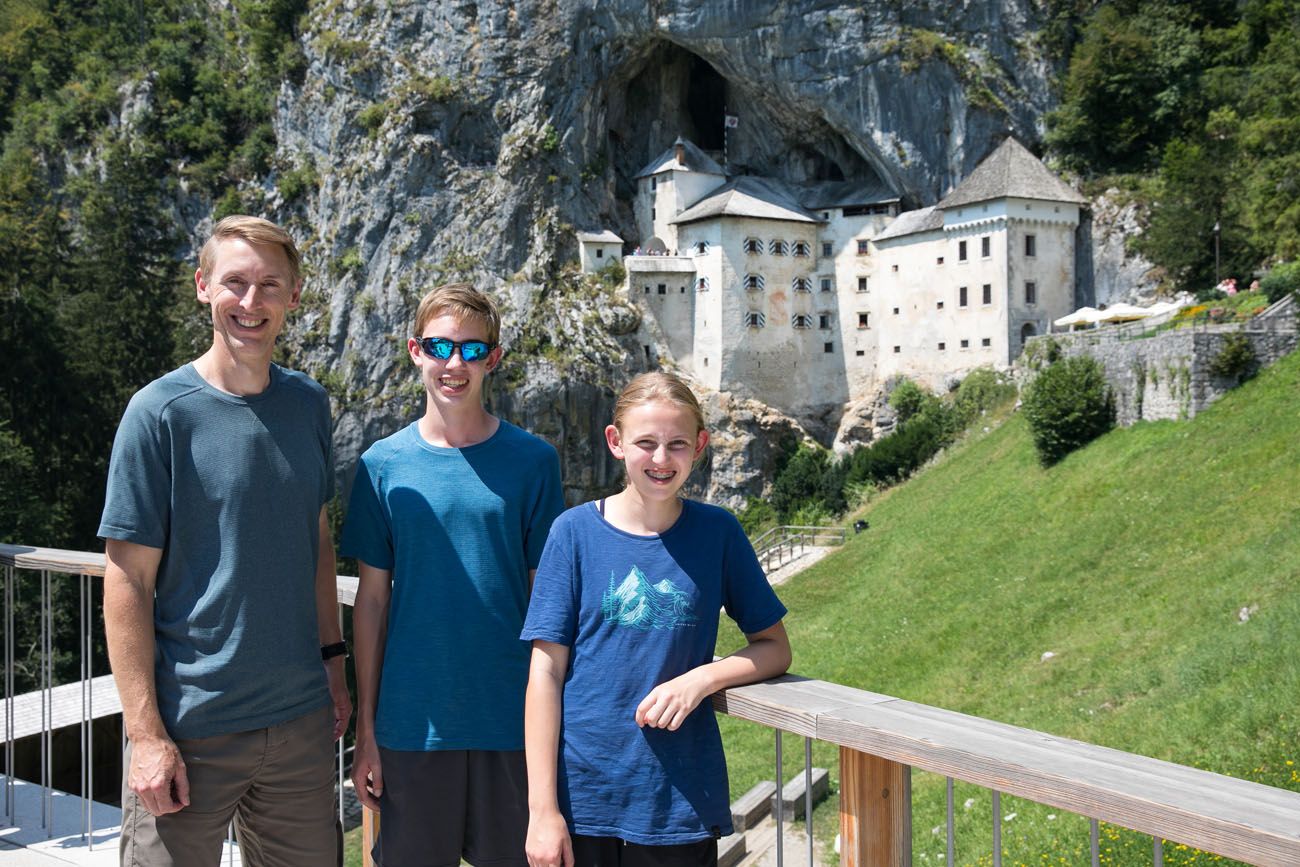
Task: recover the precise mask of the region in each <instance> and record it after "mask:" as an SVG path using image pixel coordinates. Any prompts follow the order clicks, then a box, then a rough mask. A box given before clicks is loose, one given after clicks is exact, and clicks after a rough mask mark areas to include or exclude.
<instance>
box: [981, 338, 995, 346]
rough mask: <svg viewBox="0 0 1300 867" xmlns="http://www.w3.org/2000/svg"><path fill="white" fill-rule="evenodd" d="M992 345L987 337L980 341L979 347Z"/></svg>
mask: <svg viewBox="0 0 1300 867" xmlns="http://www.w3.org/2000/svg"><path fill="white" fill-rule="evenodd" d="M992 345H993V341H992V340H991V339H989V338H988V337H985V338H983V339H982V340H980V346H992Z"/></svg>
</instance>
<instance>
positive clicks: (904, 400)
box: [889, 379, 938, 424]
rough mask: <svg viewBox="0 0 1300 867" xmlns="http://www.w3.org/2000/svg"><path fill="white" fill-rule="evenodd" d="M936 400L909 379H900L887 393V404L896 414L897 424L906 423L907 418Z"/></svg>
mask: <svg viewBox="0 0 1300 867" xmlns="http://www.w3.org/2000/svg"><path fill="white" fill-rule="evenodd" d="M936 400H938V398H936V397H935V396H934V395H932V394H930V393H929V392H927V391H926V390H925V389H923V388H921V386H919V385H917V384H916V383H915V382H913V381H912V380H910V379H903V380H900V381H899V383H898V384H897V385H896V386H894V390H893V392H891V393H890V395H889V405H890V406H892V407H893V408H894V412H896V413H897V414H898V423H899V424H906V423H907V420H908V419H910V418H911V417H912V416H914V415H916V414H917V413H919V412H921V410H923V409H924V408H925V407H926V406H927V405H929V404H930V403H931V402H932V401H936Z"/></svg>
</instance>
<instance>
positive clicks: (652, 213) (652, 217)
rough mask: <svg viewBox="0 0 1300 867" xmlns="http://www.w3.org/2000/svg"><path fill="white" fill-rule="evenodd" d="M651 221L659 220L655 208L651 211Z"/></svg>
mask: <svg viewBox="0 0 1300 867" xmlns="http://www.w3.org/2000/svg"><path fill="white" fill-rule="evenodd" d="M650 219H651V220H654V219H657V217H656V216H655V209H654V208H651V209H650Z"/></svg>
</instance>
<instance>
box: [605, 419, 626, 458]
mask: <svg viewBox="0 0 1300 867" xmlns="http://www.w3.org/2000/svg"><path fill="white" fill-rule="evenodd" d="M605 445H607V446H609V452H610V454H612V455H613V456H614V458H615V460H620V461H621V460H623V437H622V436H620V435H619V432H618V428H616V427H614V426H613V425H612V424H611V425H606V426H605Z"/></svg>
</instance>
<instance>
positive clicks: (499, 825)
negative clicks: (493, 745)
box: [371, 747, 528, 867]
mask: <svg viewBox="0 0 1300 867" xmlns="http://www.w3.org/2000/svg"><path fill="white" fill-rule="evenodd" d="M379 767H380V770H381V771H382V772H383V775H384V793H383V795H381V796H380V798H379V807H380V812H379V839H378V840H377V841H376V842H375V849H374V852H372V853H371V854H372V855H373V856H374V859H375V864H376V865H380V867H456V865H458V864H460V862H461V859H462V858H463V859H464V860H466V861H468V862H469V863H470V864H473V865H475V867H527V865H528V858H527V856H525V854H524V840H525V839H526V838H527V836H528V771H527V768H526V766H525V764H524V752H523V750H518V751H513V752H496V751H492V750H432V751H429V752H406V751H401V750H386V749H384V748H383V747H380V748H379Z"/></svg>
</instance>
